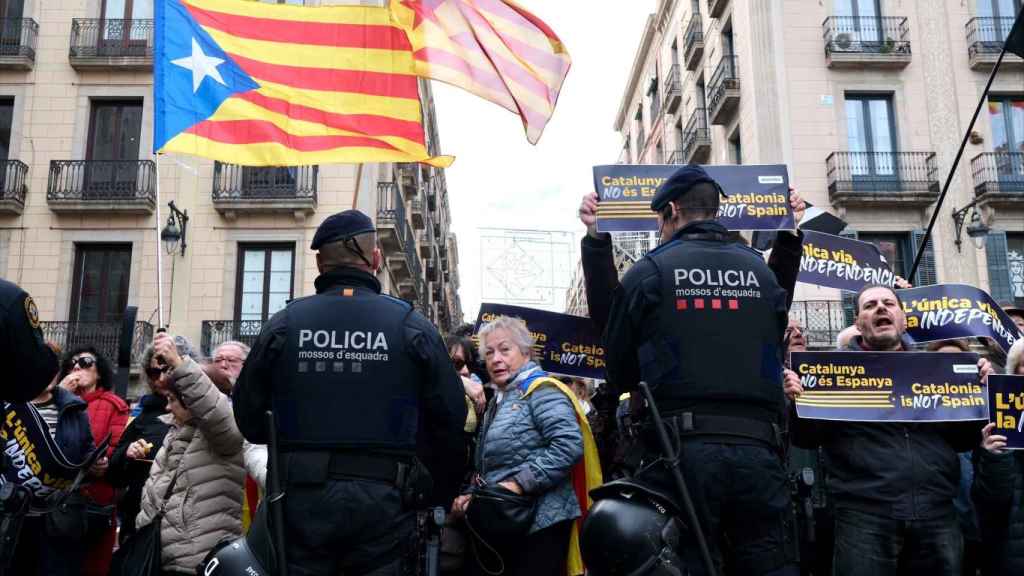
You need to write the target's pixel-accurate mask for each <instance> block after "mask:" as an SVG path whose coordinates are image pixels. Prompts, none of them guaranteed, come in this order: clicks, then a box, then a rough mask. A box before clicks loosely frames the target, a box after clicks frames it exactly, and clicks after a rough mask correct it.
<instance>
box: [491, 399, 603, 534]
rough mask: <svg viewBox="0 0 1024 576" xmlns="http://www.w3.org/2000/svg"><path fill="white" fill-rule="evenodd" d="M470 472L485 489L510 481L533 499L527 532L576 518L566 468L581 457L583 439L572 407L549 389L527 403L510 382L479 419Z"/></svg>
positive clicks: (575, 501) (570, 468)
mask: <svg viewBox="0 0 1024 576" xmlns="http://www.w3.org/2000/svg"><path fill="white" fill-rule="evenodd" d="M480 438H481V439H482V441H481V442H480V445H479V446H478V447H477V453H476V469H477V471H478V472H479V474H480V476H481V477H483V479H484V481H485V482H486V483H487V484H488V485H495V484H497V483H498V482H502V481H504V480H508V479H513V480H515V481H516V483H518V484H519V485H520V486H521V487H522V488H523V490H524V491H525V492H526V493H527V494H529V495H533V496H536V497H538V498H539V501H538V503H537V513H536V516H535V517H534V520H533V526H532V527H531V528H530V532H531V533H533V532H536V531H538V530H541V529H543V528H547V527H548V526H551V525H552V524H556V523H558V522H562V521H564V520H572V519H574V518H578V517H579V516H580V506H579V502H578V501H577V500H576V493H575V492H574V491H573V488H572V485H571V477H570V472H571V471H572V467H573V466H574V465H575V464H576V463H577V462H579V460H580V458H582V457H583V435H582V433H581V432H580V427H579V424H578V423H577V422H576V412H575V410H574V409H573V406H572V403H571V402H570V401H569V399H568V398H566V397H565V394H563V393H562V392H561V391H559V390H557V389H556V388H554V387H553V386H542V387H541V388H539V389H538V390H536V391H535V392H533V394H531V395H530V396H529V397H527V398H525V399H524V398H523V391H522V390H520V388H519V387H518V386H516V385H515V383H512V384H509V386H508V388H507V392H506V393H505V394H504V396H503V397H502V399H501V402H497V401H496V400H492V401H491V404H490V405H488V407H487V412H486V414H485V415H484V423H483V429H482V431H481V434H480Z"/></svg>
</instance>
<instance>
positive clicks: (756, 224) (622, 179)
mask: <svg viewBox="0 0 1024 576" xmlns="http://www.w3.org/2000/svg"><path fill="white" fill-rule="evenodd" d="M680 168H682V166H677V165H649V164H644V165H630V164H612V165H607V166H594V190H595V191H597V196H598V198H599V199H600V203H599V204H598V208H597V229H598V231H599V232H653V231H657V230H658V222H657V220H656V215H655V213H654V212H652V211H651V200H652V199H653V198H654V193H655V191H657V189H658V187H659V186H661V184H662V183H663V182H665V180H668V178H669V176H671V175H672V174H674V173H675V172H676V170H679V169H680ZM703 168H704V169H705V170H706V171H707V173H708V175H710V176H711V177H712V178H714V179H715V180H716V181H717V182H718V184H719V185H721V186H722V189H723V190H725V193H726V194H728V195H729V197H728V198H722V204H721V207H720V208H719V210H718V220H719V221H720V222H721V223H722V225H723V226H725V227H726V228H728V229H729V230H793V229H795V228H796V224H795V221H794V219H793V211H792V209H791V208H790V206H789V174H788V172H787V171H786V166H785V165H784V164H765V165H745V166H718V165H715V166H710V165H709V166H703Z"/></svg>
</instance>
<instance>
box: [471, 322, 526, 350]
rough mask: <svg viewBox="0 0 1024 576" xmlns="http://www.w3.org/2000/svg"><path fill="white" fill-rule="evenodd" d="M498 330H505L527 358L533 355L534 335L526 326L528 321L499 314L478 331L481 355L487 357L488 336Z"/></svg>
mask: <svg viewBox="0 0 1024 576" xmlns="http://www.w3.org/2000/svg"><path fill="white" fill-rule="evenodd" d="M497 330H504V331H505V332H506V333H507V334H508V337H509V339H510V340H512V343H513V344H515V345H516V346H518V347H519V351H520V352H522V353H523V355H524V356H526V357H527V358H530V357H532V355H533V354H532V352H533V335H532V334H530V331H529V329H527V328H526V322H524V321H523V320H522V319H521V318H513V317H511V316H498V317H497V318H495V319H494V320H491V321H490V322H488V323H487V324H484V325H483V326H481V327H480V330H479V331H478V332H477V333H476V335H477V339H478V342H479V344H478V350H479V352H480V357H481V358H485V357H486V356H487V354H486V350H485V348H486V344H485V342H487V336H488V335H490V334H491V333H492V332H495V331H497Z"/></svg>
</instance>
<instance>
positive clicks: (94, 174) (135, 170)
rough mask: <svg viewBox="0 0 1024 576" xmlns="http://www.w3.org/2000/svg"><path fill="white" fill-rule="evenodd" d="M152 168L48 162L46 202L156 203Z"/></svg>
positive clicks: (131, 163) (135, 163) (138, 163)
mask: <svg viewBox="0 0 1024 576" xmlns="http://www.w3.org/2000/svg"><path fill="white" fill-rule="evenodd" d="M155 190H156V164H154V163H153V161H152V160H51V161H50V177H49V182H48V183H47V189H46V199H47V201H48V202H50V204H51V205H54V204H61V203H68V202H71V203H85V204H88V203H114V204H115V206H117V205H118V204H121V203H125V202H128V204H129V205H134V206H138V205H139V204H143V205H148V206H150V207H152V206H153V204H154V203H155V202H156V195H155Z"/></svg>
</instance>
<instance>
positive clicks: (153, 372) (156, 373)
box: [146, 366, 170, 380]
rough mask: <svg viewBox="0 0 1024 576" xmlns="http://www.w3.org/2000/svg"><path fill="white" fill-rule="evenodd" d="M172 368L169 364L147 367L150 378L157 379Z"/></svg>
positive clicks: (147, 374)
mask: <svg viewBox="0 0 1024 576" xmlns="http://www.w3.org/2000/svg"><path fill="white" fill-rule="evenodd" d="M169 370H170V367H169V366H160V367H158V368H152V367H150V368H146V376H149V379H150V380H156V379H157V378H159V377H160V376H162V375H163V374H165V373H166V372H168V371H169Z"/></svg>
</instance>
